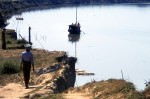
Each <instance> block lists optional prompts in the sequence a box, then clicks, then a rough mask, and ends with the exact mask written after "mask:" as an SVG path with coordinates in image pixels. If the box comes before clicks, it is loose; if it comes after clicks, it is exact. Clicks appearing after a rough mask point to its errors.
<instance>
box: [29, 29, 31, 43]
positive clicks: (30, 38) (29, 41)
mask: <svg viewBox="0 0 150 99" xmlns="http://www.w3.org/2000/svg"><path fill="white" fill-rule="evenodd" d="M29 44H31V27H29Z"/></svg>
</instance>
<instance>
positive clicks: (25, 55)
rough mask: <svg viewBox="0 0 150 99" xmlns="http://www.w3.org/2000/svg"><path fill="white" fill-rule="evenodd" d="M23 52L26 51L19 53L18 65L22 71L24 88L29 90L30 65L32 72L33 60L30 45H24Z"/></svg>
mask: <svg viewBox="0 0 150 99" xmlns="http://www.w3.org/2000/svg"><path fill="white" fill-rule="evenodd" d="M25 50H26V51H24V52H22V53H21V60H20V65H21V67H22V70H23V76H24V83H25V87H26V89H27V88H29V80H30V71H31V65H32V67H33V71H34V60H33V54H32V52H31V51H30V50H31V45H30V44H26V45H25Z"/></svg>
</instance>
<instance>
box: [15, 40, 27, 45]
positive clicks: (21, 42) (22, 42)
mask: <svg viewBox="0 0 150 99" xmlns="http://www.w3.org/2000/svg"><path fill="white" fill-rule="evenodd" d="M17 43H18V44H26V43H27V41H26V40H25V39H19V40H17Z"/></svg>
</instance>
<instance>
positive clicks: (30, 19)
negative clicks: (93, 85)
mask: <svg viewBox="0 0 150 99" xmlns="http://www.w3.org/2000/svg"><path fill="white" fill-rule="evenodd" d="M77 9H78V22H80V24H81V30H82V33H81V35H80V40H79V41H77V42H76V43H74V42H69V40H68V34H69V33H68V25H69V24H71V23H74V22H75V16H76V15H75V14H76V13H75V10H76V7H75V6H72V7H71V6H70V7H58V8H54V9H45V10H36V11H29V12H24V13H22V14H21V15H14V16H13V17H12V18H11V19H10V20H8V22H9V23H10V25H9V26H7V28H13V29H16V31H17V32H18V34H21V35H22V36H23V37H24V38H26V39H28V27H29V26H30V27H31V36H32V38H31V41H32V42H33V47H34V48H44V49H47V50H49V51H53V50H57V51H67V53H68V54H69V56H75V54H76V57H77V58H78V61H77V64H76V68H79V69H80V70H86V71H87V72H93V73H95V76H77V80H76V86H80V85H83V84H85V83H87V82H91V81H93V80H96V81H100V80H107V79H109V78H116V79H122V78H123V79H125V80H127V81H130V82H133V83H134V84H135V86H136V88H137V89H139V90H141V89H144V88H145V84H144V83H145V82H146V81H149V79H150V78H149V77H150V67H149V66H150V5H149V4H146V5H144V4H142V5H134V4H115V5H86V6H78V7H77ZM16 17H23V19H24V20H23V21H18V20H16ZM18 38H19V37H18ZM75 44H76V49H75Z"/></svg>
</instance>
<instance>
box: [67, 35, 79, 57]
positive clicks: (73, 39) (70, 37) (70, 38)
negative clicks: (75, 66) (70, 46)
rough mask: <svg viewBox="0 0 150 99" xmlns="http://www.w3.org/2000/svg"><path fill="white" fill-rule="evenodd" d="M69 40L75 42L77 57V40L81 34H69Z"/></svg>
mask: <svg viewBox="0 0 150 99" xmlns="http://www.w3.org/2000/svg"><path fill="white" fill-rule="evenodd" d="M68 40H69V42H72V43H75V57H76V56H77V42H78V41H79V40H80V34H71V33H69V34H68Z"/></svg>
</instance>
